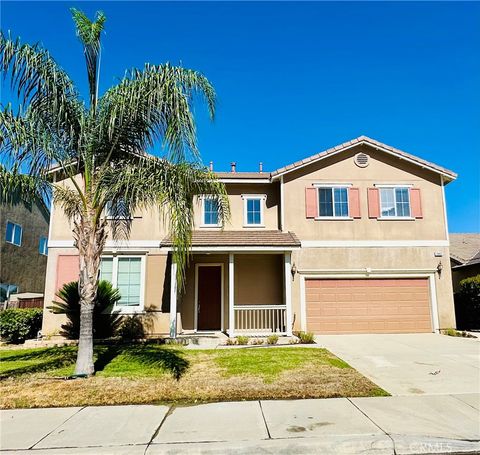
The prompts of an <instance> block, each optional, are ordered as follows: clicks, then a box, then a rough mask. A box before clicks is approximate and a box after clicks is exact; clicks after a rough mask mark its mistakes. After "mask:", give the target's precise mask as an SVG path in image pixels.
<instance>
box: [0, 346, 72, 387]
mask: <svg viewBox="0 0 480 455" xmlns="http://www.w3.org/2000/svg"><path fill="white" fill-rule="evenodd" d="M76 358H77V349H76V347H62V348H59V347H53V348H47V349H41V350H40V349H39V350H35V351H26V352H24V353H20V354H18V353H15V354H14V355H9V354H6V355H5V356H2V358H1V360H0V361H1V363H2V370H3V369H4V370H5V371H2V372H0V380H2V379H7V378H11V377H17V376H22V375H25V374H33V373H39V372H42V371H48V370H55V369H58V368H62V367H65V366H68V365H71V364H73V363H74V362H75V359H76ZM16 362H21V363H24V362H32V363H31V364H27V365H19V366H18V367H15V363H16ZM9 364H11V365H12V368H8V367H9Z"/></svg>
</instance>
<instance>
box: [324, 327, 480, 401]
mask: <svg viewBox="0 0 480 455" xmlns="http://www.w3.org/2000/svg"><path fill="white" fill-rule="evenodd" d="M316 342H317V343H318V345H319V346H322V347H325V348H327V349H328V350H329V351H331V352H333V353H334V354H335V355H336V356H338V357H340V358H341V359H343V360H345V362H347V363H348V364H350V365H351V366H352V367H353V368H355V369H356V370H358V371H359V372H360V373H362V374H363V375H364V376H366V377H367V378H369V379H371V380H372V381H373V382H374V383H375V384H377V385H379V386H380V387H382V388H383V389H384V390H387V391H388V392H389V393H391V394H392V395H419V394H457V393H479V392H480V338H457V337H449V336H445V335H438V334H433V333H411V334H397V335H392V334H388V335H378V334H376V335H371V334H368V335H320V336H317V337H316Z"/></svg>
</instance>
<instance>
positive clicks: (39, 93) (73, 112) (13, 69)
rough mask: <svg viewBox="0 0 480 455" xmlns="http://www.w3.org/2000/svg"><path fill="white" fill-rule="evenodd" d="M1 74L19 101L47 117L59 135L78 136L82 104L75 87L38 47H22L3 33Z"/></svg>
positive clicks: (0, 52) (0, 60) (1, 41)
mask: <svg viewBox="0 0 480 455" xmlns="http://www.w3.org/2000/svg"><path fill="white" fill-rule="evenodd" d="M0 72H1V73H2V75H3V77H4V78H6V77H7V76H8V75H9V79H10V85H11V88H12V90H13V91H14V92H16V93H17V96H18V98H19V101H20V105H23V106H28V107H29V110H30V111H35V112H36V116H37V117H40V116H41V115H42V113H43V114H45V116H46V118H48V121H49V126H50V128H51V129H55V130H57V131H58V132H59V134H66V133H68V134H76V135H78V134H79V130H80V127H79V122H80V117H81V114H82V111H83V105H82V103H81V102H80V101H79V95H78V92H77V91H76V88H75V86H74V84H73V82H72V81H71V79H70V78H69V77H68V75H67V73H65V71H63V70H62V69H61V68H60V67H59V66H58V65H57V63H56V62H55V60H54V59H53V58H52V57H51V56H50V54H49V53H48V51H46V50H44V49H43V48H42V47H41V46H40V45H39V44H35V45H33V46H32V45H30V44H22V43H21V42H20V40H19V39H16V40H13V39H11V38H10V37H8V38H7V37H6V36H5V35H4V34H3V32H0Z"/></svg>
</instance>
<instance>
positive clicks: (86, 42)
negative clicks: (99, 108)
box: [70, 8, 107, 112]
mask: <svg viewBox="0 0 480 455" xmlns="http://www.w3.org/2000/svg"><path fill="white" fill-rule="evenodd" d="M70 11H71V13H72V18H73V21H74V22H75V27H76V30H77V36H78V37H79V39H80V41H81V43H82V44H83V49H84V54H85V60H86V63H87V74H88V85H89V90H90V107H91V108H92V112H94V111H95V108H96V99H97V90H98V64H99V59H100V36H101V33H102V31H103V27H104V24H105V21H106V19H107V18H106V17H105V15H104V14H103V12H101V11H99V12H97V14H96V17H95V20H94V21H93V22H92V21H91V20H90V19H89V18H88V17H87V16H86V15H85V14H84V13H83V12H82V11H79V10H77V9H75V8H71V9H70Z"/></svg>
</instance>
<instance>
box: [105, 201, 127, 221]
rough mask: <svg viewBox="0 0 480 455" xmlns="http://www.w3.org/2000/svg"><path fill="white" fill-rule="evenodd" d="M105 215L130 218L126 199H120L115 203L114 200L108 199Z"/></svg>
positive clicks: (110, 217)
mask: <svg viewBox="0 0 480 455" xmlns="http://www.w3.org/2000/svg"><path fill="white" fill-rule="evenodd" d="M105 215H106V217H107V218H109V219H112V218H117V219H129V218H131V214H130V211H129V210H128V207H127V205H126V204H125V201H123V200H122V199H120V200H118V201H117V202H115V203H113V202H112V201H108V202H107V203H106V204H105Z"/></svg>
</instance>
